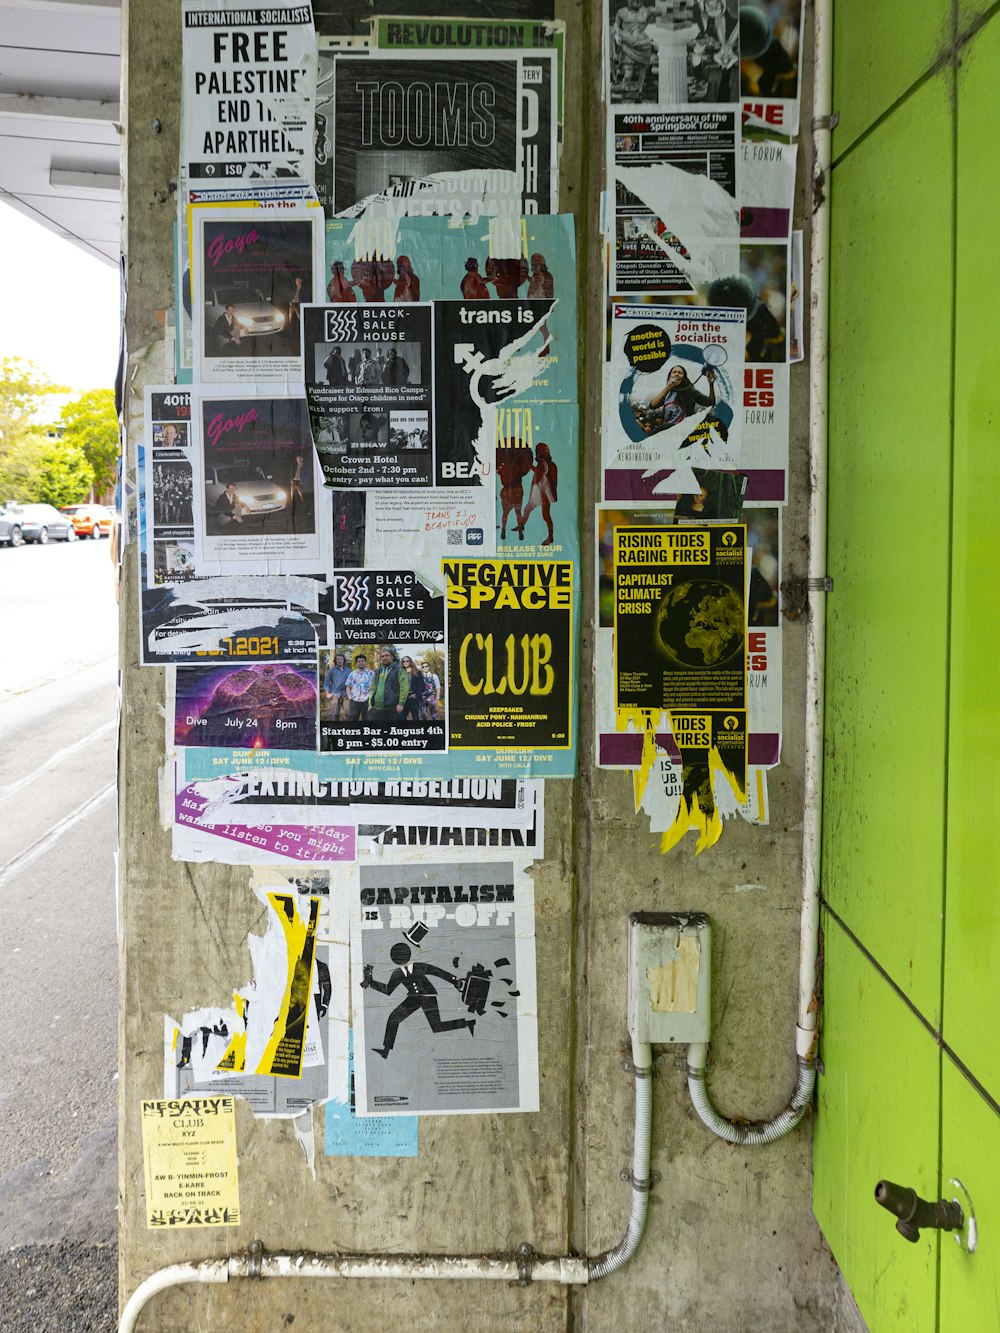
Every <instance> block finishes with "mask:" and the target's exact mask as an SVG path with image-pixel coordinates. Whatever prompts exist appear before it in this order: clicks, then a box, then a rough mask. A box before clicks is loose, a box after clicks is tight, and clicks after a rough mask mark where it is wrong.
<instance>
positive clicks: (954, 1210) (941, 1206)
mask: <svg viewBox="0 0 1000 1333" xmlns="http://www.w3.org/2000/svg"><path fill="white" fill-rule="evenodd" d="M875 1201H876V1203H880V1204H881V1205H882V1207H883V1208H885V1209H887V1210H888V1211H889V1212H890V1213H892V1215H893V1216H894V1217H895V1218H897V1222H896V1230H897V1231H898V1232H899V1234H900V1235H901V1236H903V1237H904V1238H905V1239H906V1240H909V1241H913V1243H914V1244H916V1242H917V1241H918V1240H919V1239H920V1228H921V1227H937V1228H938V1230H940V1231H961V1230H962V1228H963V1227H964V1226H965V1214H964V1213H963V1212H962V1205H961V1204H960V1203H956V1202H955V1201H954V1200H949V1199H938V1201H937V1203H928V1202H927V1200H926V1199H921V1198H920V1196H919V1195H918V1194H917V1192H916V1190H911V1189H908V1188H907V1187H906V1186H905V1185H894V1184H893V1183H892V1181H891V1180H880V1181H879V1183H878V1184H877V1185H876V1186H875Z"/></svg>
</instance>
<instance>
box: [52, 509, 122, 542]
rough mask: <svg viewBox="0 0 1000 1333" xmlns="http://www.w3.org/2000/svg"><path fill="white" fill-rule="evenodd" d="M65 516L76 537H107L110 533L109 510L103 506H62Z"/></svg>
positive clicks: (62, 512)
mask: <svg viewBox="0 0 1000 1333" xmlns="http://www.w3.org/2000/svg"><path fill="white" fill-rule="evenodd" d="M59 512H60V514H65V515H66V517H67V518H68V519H69V520H70V522H71V523H72V524H73V527H74V528H75V529H76V535H77V536H78V537H94V538H95V539H96V538H97V537H107V535H108V534H109V533H110V531H111V517H112V515H111V510H110V509H108V508H107V506H105V505H62V506H61V507H60V509H59Z"/></svg>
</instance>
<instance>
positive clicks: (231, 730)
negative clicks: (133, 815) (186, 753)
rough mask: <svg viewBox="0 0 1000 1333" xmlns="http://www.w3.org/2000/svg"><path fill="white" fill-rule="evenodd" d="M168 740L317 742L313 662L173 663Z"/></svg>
mask: <svg viewBox="0 0 1000 1333" xmlns="http://www.w3.org/2000/svg"><path fill="white" fill-rule="evenodd" d="M175 671H176V685H175V702H174V733H173V742H174V745H184V746H196V745H211V746H218V745H231V746H234V747H238V748H240V749H244V748H245V749H250V750H257V749H282V750H309V751H315V750H317V749H318V748H319V737H318V729H317V727H318V724H317V717H316V711H317V698H316V663H315V662H247V663H244V664H243V665H242V666H180V667H176V668H175Z"/></svg>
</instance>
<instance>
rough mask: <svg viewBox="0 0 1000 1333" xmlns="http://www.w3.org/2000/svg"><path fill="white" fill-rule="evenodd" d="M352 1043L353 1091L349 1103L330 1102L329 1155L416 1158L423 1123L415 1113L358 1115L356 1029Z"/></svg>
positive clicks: (326, 1135)
mask: <svg viewBox="0 0 1000 1333" xmlns="http://www.w3.org/2000/svg"><path fill="white" fill-rule="evenodd" d="M350 1042H351V1045H350V1067H349V1068H350V1075H349V1076H350V1094H349V1096H348V1100H347V1101H346V1102H342V1101H334V1100H331V1101H328V1102H327V1104H326V1122H325V1129H324V1134H323V1151H324V1153H326V1155H327V1157H416V1155H417V1136H418V1129H419V1123H420V1122H419V1120H418V1118H417V1117H416V1116H415V1115H413V1116H410V1115H365V1116H359V1115H358V1114H357V1110H356V1106H357V1100H356V1096H355V1088H354V1033H353V1032H352V1033H351V1036H350Z"/></svg>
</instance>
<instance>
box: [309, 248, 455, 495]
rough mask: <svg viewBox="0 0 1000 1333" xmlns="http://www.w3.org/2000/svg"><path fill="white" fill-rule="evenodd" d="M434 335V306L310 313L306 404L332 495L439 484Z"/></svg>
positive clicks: (327, 308)
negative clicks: (358, 489) (334, 491)
mask: <svg viewBox="0 0 1000 1333" xmlns="http://www.w3.org/2000/svg"><path fill="white" fill-rule="evenodd" d="M369 266H370V267H372V268H374V267H376V265H375V263H374V262H372V263H371V264H370V265H369ZM386 267H387V268H388V270H389V273H390V277H391V274H392V271H393V266H392V264H391V263H388V264H387V265H386ZM432 336H433V335H432V307H431V305H430V303H429V302H424V303H419V304H417V303H413V304H405V305H398V306H397V305H378V304H372V305H362V306H356V305H355V306H349V307H348V308H346V309H345V307H344V306H343V305H310V306H306V307H304V310H303V329H302V348H303V352H302V355H303V364H304V373H305V387H306V399H307V401H308V404H309V419H310V423H311V426H312V435H313V440H314V442H315V444H316V451H317V453H318V455H319V461H320V465H321V467H322V469H323V477H324V480H325V481H326V484H327V485H328V486H335V487H340V488H344V487H352V486H357V487H363V488H366V489H367V488H369V487H377V486H378V487H397V486H405V487H411V486H431V485H433V482H434V452H433V445H434V403H433V383H434V366H433V357H432Z"/></svg>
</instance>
